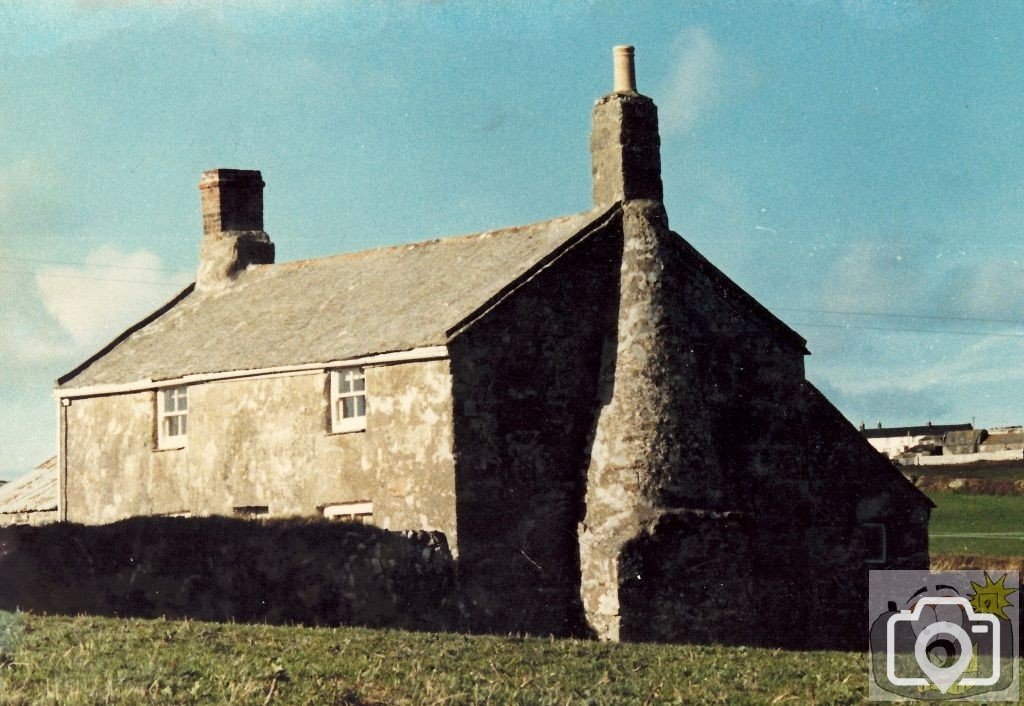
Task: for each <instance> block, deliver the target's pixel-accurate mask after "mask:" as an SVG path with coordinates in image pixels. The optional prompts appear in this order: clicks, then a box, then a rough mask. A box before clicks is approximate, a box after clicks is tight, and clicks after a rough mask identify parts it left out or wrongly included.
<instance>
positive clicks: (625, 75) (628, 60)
mask: <svg viewBox="0 0 1024 706" xmlns="http://www.w3.org/2000/svg"><path fill="white" fill-rule="evenodd" d="M612 57H613V58H614V63H615V83H614V87H613V89H612V92H613V93H636V69H635V68H634V66H633V47H632V46H630V45H628V44H620V45H619V46H617V47H614V48H612Z"/></svg>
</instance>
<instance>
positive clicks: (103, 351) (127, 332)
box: [56, 282, 196, 387]
mask: <svg viewBox="0 0 1024 706" xmlns="http://www.w3.org/2000/svg"><path fill="white" fill-rule="evenodd" d="M195 288H196V283H195V282H193V283H191V284H190V285H188V286H187V287H185V288H184V289H183V290H181V291H180V292H178V294H176V295H175V296H174V298H173V299H171V300H170V301H169V302H167V303H166V304H164V305H163V306H161V307H160V308H159V309H157V310H156V311H154V312H153V313H151V314H150V315H149V316H146V317H145V318H143V319H142V320H140V321H138V322H136V323H134V324H132V325H131V326H129V327H128V328H127V329H125V330H124V331H123V332H121V333H120V334H119V335H118V336H116V337H115V338H114V340H112V341H111V342H110V343H108V344H107V345H105V346H103V347H102V348H100V349H99V350H98V351H97V352H96V353H94V354H93V355H91V356H89V357H88V358H87V359H86V360H85V361H84V362H83V363H81V364H80V365H78V366H77V367H75V368H74V369H72V370H71V371H70V372H67V373H65V374H64V375H61V376H60V377H59V378H57V385H56V386H57V387H61V386H63V385H64V384H65V383H67V382H70V381H71V380H73V379H74V378H75V377H77V376H78V375H79V373H81V372H82V371H83V370H85V369H86V368H88V367H89V366H90V365H92V364H93V363H95V362H96V361H97V360H99V359H100V358H102V357H103V356H105V355H106V354H107V353H109V352H110V351H112V350H114V348H116V347H117V346H118V345H119V344H120V343H121V342H123V341H124V340H125V339H126V338H128V337H129V336H131V335H132V334H133V333H135V332H136V331H138V330H140V329H142V328H144V327H145V326H148V325H149V324H150V323H152V322H153V321H155V320H156V319H158V318H160V317H161V316H163V315H164V314H166V313H167V312H168V311H170V310H171V309H173V308H174V307H175V306H177V304H178V303H179V302H180V301H181V300H182V299H184V298H185V297H187V296H188V295H189V294H191V293H192V291H193V290H194V289H195Z"/></svg>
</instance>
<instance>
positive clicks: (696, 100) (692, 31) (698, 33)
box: [658, 27, 724, 132]
mask: <svg viewBox="0 0 1024 706" xmlns="http://www.w3.org/2000/svg"><path fill="white" fill-rule="evenodd" d="M675 55H676V56H675V62H674V66H673V69H672V72H671V74H670V75H669V78H668V81H667V83H666V85H665V88H664V90H663V91H662V92H661V96H660V98H659V100H658V107H659V113H660V116H661V125H662V129H663V130H665V131H666V132H677V131H686V130H689V129H691V128H692V127H693V126H694V125H695V124H696V123H697V121H698V120H699V119H700V118H701V116H703V115H704V114H706V113H707V112H708V111H709V110H710V109H712V108H713V107H714V106H715V104H716V103H717V102H718V100H719V98H720V96H721V84H722V80H723V74H724V61H723V58H722V53H721V51H719V49H718V45H717V44H716V43H715V41H714V40H713V39H712V38H711V35H710V34H709V33H708V31H707V30H706V29H704V28H703V27H689V28H687V29H684V30H683V31H682V32H680V33H679V36H678V37H677V38H676V49H675Z"/></svg>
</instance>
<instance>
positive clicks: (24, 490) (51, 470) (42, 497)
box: [0, 456, 59, 515]
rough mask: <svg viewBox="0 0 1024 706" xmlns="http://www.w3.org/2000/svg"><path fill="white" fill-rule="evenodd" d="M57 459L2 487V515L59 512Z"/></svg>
mask: <svg viewBox="0 0 1024 706" xmlns="http://www.w3.org/2000/svg"><path fill="white" fill-rule="evenodd" d="M57 480H58V479H57V457H56V456H53V457H52V458H48V459H47V460H45V461H43V462H42V463H41V464H39V465H38V466H37V467H36V468H35V469H34V470H31V471H29V472H28V473H26V474H25V475H23V476H22V477H21V478H18V479H16V480H12V481H11V482H10V483H5V484H4V485H3V486H0V515H12V514H17V513H23V512H47V511H49V512H55V511H56V510H57V494H58V492H59V491H58V482H57Z"/></svg>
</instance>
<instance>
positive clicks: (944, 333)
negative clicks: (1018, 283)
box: [789, 322, 1024, 338]
mask: <svg viewBox="0 0 1024 706" xmlns="http://www.w3.org/2000/svg"><path fill="white" fill-rule="evenodd" d="M789 325H790V326H793V327H795V328H831V329H842V330H852V331H884V332H886V333H918V334H921V333H927V334H935V335H939V336H975V337H977V336H998V337H1000V338H1024V333H1009V332H1005V331H952V330H947V331H940V330H938V329H917V328H887V327H885V326H862V325H859V324H813V323H808V322H793V323H792V324H789Z"/></svg>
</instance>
